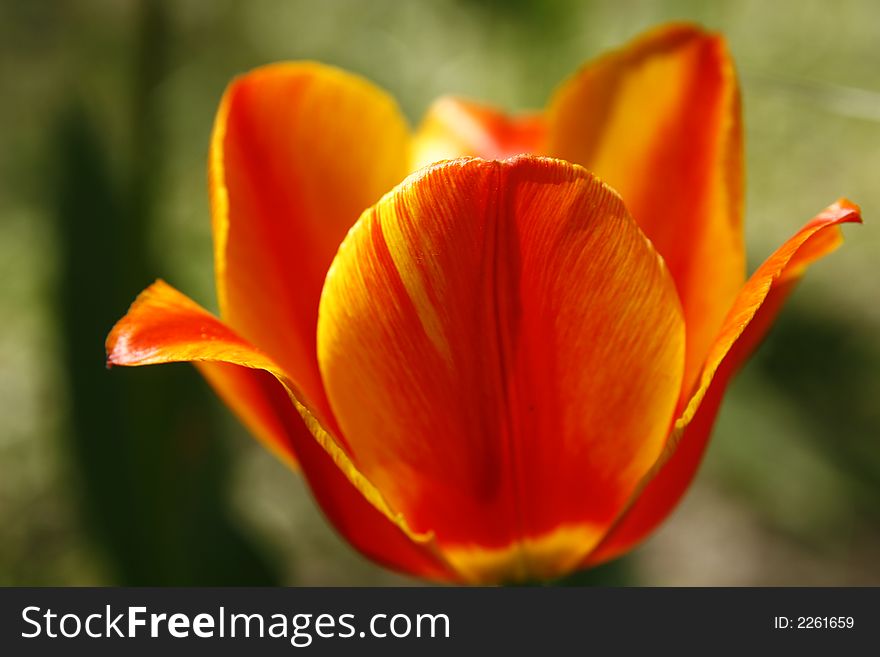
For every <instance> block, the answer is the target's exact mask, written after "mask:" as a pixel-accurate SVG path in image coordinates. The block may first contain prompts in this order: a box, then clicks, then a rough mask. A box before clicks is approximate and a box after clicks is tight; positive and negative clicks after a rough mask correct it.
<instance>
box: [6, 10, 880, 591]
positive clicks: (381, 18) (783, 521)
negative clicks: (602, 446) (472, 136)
mask: <svg viewBox="0 0 880 657" xmlns="http://www.w3.org/2000/svg"><path fill="white" fill-rule="evenodd" d="M670 19H690V20H695V21H698V22H701V23H703V24H705V25H706V26H708V27H710V28H714V29H718V30H721V31H722V32H724V34H725V35H726V36H727V38H728V39H729V42H730V47H731V49H732V51H733V54H734V56H735V58H736V61H737V64H738V69H739V72H740V75H741V79H742V87H743V96H744V109H745V121H746V130H747V141H746V148H747V158H748V160H747V161H748V169H747V188H748V199H747V222H746V234H747V240H748V247H749V254H750V256H749V262H750V267H751V268H752V269H753V268H754V267H755V266H756V265H757V264H758V263H759V262H760V261H761V260H762V259H763V258H764V257H765V256H766V255H767V254H769V253H770V252H771V251H772V250H773V249H774V248H775V247H776V246H778V245H779V244H781V243H782V242H783V241H784V240H785V239H786V238H787V237H789V236H790V235H791V234H792V233H793V232H794V231H795V230H796V229H797V228H799V227H800V226H801V225H802V224H803V223H804V222H805V221H806V220H808V219H809V218H811V217H812V216H813V215H814V214H815V213H816V212H817V211H818V210H820V209H821V208H823V207H824V206H826V205H827V204H828V203H830V202H832V201H833V200H835V199H836V198H837V197H838V196H842V195H846V196H848V197H850V198H851V199H853V200H855V201H857V202H859V203H860V204H861V205H862V208H863V210H864V216H865V219H866V225H864V226H861V227H858V226H857V227H848V228H847V229H846V234H847V238H848V243H847V244H846V245H845V246H844V247H843V248H842V249H841V250H840V251H839V252H838V253H836V254H834V255H833V256H831V257H830V258H828V259H827V260H826V261H823V262H822V263H820V264H819V265H818V266H816V267H814V268H813V269H812V270H811V271H810V273H809V275H808V276H807V278H806V280H805V282H804V283H803V284H802V286H801V288H800V289H799V290H798V292H797V293H796V294H795V296H794V297H793V299H792V300H791V302H790V303H789V305H788V307H787V308H786V310H785V312H784V313H783V315H782V317H781V319H780V321H779V322H778V324H777V326H776V327H775V329H774V331H773V333H772V334H771V336H770V337H769V339H768V340H767V341H766V342H765V344H764V346H763V347H762V348H761V350H760V351H759V353H758V354H757V356H756V357H755V358H754V360H753V361H752V362H751V363H750V364H749V365H748V366H747V368H746V369H745V370H744V371H743V372H742V374H741V375H740V377H739V378H738V379H737V380H736V382H735V384H734V385H733V387H732V389H731V391H730V394H729V395H728V399H727V401H726V402H725V406H724V408H723V410H722V413H721V416H720V420H719V423H718V426H717V429H716V432H715V436H714V439H713V442H712V444H711V447H710V450H709V453H708V457H707V460H706V462H705V464H704V467H703V468H702V470H701V472H700V474H699V477H698V480H697V482H696V483H695V485H694V486H693V488H692V489H691V491H690V493H689V494H688V496H687V497H686V499H685V501H684V502H683V503H682V505H681V506H680V507H679V508H678V510H677V511H676V513H675V514H674V515H673V516H672V517H671V518H670V520H669V521H668V522H667V523H666V524H665V525H664V526H663V528H662V529H661V530H660V531H659V532H658V533H657V534H656V535H655V536H654V537H653V538H652V539H651V540H649V541H648V542H646V543H645V544H644V545H643V546H642V547H640V548H639V549H638V550H636V551H635V552H634V553H633V554H631V555H630V556H628V557H626V558H624V559H623V560H621V561H619V562H616V563H615V564H612V565H610V566H608V567H605V568H603V569H600V570H598V571H596V572H593V573H587V574H582V575H576V576H574V577H572V578H570V579H569V582H568V583H591V582H606V583H609V582H610V583H641V584H673V585H679V584H681V585H684V584H688V585H720V584H733V585H739V584H752V585H764V584H768V585H774V584H819V585H824V584H874V585H878V584H880V504H878V501H880V332H878V329H880V285H878V280H880V279H878V267H880V179H878V177H880V5H878V3H876V2H874V1H873V0H841V1H838V2H835V3H834V4H833V6H832V5H831V4H830V3H822V2H793V1H792V2H772V3H771V2H767V1H766V0H742V1H737V2H733V1H727V2H711V3H708V2H701V1H698V0H679V1H673V0H669V1H666V2H635V1H621V0H617V1H607V2H586V1H583V2H577V1H574V0H569V1H561V2H553V1H538V0H536V1H528V0H518V1H508V2H504V1H502V0H497V1H494V2H489V1H476V0H471V1H469V2H468V1H465V0H458V1H448V2H439V1H438V2H396V1H384V0H383V1H379V0H371V1H369V2H366V1H348V0H335V1H328V2H321V3H318V2H305V1H280V0H279V1H276V0H257V1H251V2H231V1H217V2H204V1H196V0H178V1H175V2H118V1H114V0H101V1H98V0H95V1H85V2H76V3H73V2H63V3H62V2H34V1H32V0H17V1H10V0H4V1H3V2H2V3H0V98H2V103H0V126H2V127H0V280H2V285H0V315H2V322H0V584H3V585H48V584H57V585H67V584H239V583H250V584H269V583H283V584H387V583H397V584H400V583H407V582H409V581H410V580H407V579H405V578H402V577H399V576H396V575H394V574H391V573H388V572H386V571H384V570H382V569H380V568H378V567H376V566H373V565H372V564H370V563H368V562H367V561H366V560H364V559H363V558H361V557H360V556H358V555H357V554H355V553H354V552H353V551H352V550H351V549H350V548H348V547H347V546H346V545H345V544H344V543H343V542H342V541H340V539H338V538H337V537H336V535H335V534H334V533H333V531H332V530H331V529H330V528H329V526H328V525H327V524H326V523H325V522H324V521H323V519H322V518H321V516H320V513H319V511H318V510H317V509H316V508H315V506H314V504H313V503H312V501H311V499H310V498H309V495H308V491H307V490H306V489H305V487H304V485H303V484H302V482H301V480H300V478H299V477H298V476H296V475H293V474H291V473H290V472H289V471H287V470H286V469H285V467H284V466H282V465H281V464H280V463H279V462H277V461H276V460H275V459H273V458H272V457H271V456H270V455H269V454H268V453H266V452H264V451H263V450H262V449H261V448H260V447H258V446H257V445H256V443H255V442H253V441H251V439H250V438H248V437H247V435H246V434H245V432H244V430H243V429H242V428H241V427H240V426H239V425H238V424H237V423H236V422H235V421H234V420H233V419H232V418H231V416H230V414H229V413H228V411H226V409H225V408H223V407H222V406H221V404H220V403H219V402H218V401H217V400H216V399H215V398H214V397H213V396H212V395H211V394H210V392H209V391H208V390H207V386H205V385H204V384H203V383H202V381H201V380H200V379H199V377H198V376H197V374H196V373H195V372H194V370H192V369H191V368H189V367H188V366H184V365H181V366H168V367H164V368H146V369H142V370H139V371H131V370H124V369H118V370H114V371H112V372H108V371H107V370H105V369H104V366H103V357H104V354H103V340H104V337H105V335H106V333H107V331H108V330H109V328H110V327H111V326H112V324H113V322H114V321H115V320H116V319H117V318H119V317H120V316H121V315H122V314H123V313H124V311H125V309H126V308H127V306H128V304H129V303H130V302H131V300H132V299H133V298H134V296H135V295H136V293H137V292H139V291H140V290H141V289H142V288H143V287H145V286H146V285H147V284H149V283H150V282H151V281H152V280H154V279H155V278H157V277H162V278H165V279H166V280H168V281H169V282H171V283H172V284H173V285H175V286H176V287H178V288H179V289H181V290H185V291H186V292H187V293H189V294H191V295H192V296H193V297H194V298H195V299H197V300H198V301H200V302H201V303H203V304H205V305H206V306H207V307H208V308H212V309H214V308H216V306H215V302H214V293H213V270H212V261H211V258H212V256H211V238H210V231H209V215H208V207H207V193H206V182H205V155H206V151H207V144H208V137H209V132H210V129H211V122H212V120H213V115H214V111H215V109H216V105H217V103H218V101H219V98H220V95H221V93H222V91H223V88H224V86H225V84H226V83H227V81H228V80H229V79H230V78H231V77H232V76H233V75H235V74H236V73H239V72H242V71H245V70H247V69H249V68H251V67H254V66H257V65H260V64H263V63H267V62H271V61H274V60H280V59H298V58H308V59H317V60H322V61H325V62H329V63H333V64H336V65H339V66H342V67H344V68H347V69H349V70H352V71H356V72H358V73H361V74H363V75H365V76H366V77H368V78H370V79H372V80H374V81H376V82H377V83H378V84H380V85H381V86H383V87H385V88H386V89H388V90H389V91H390V92H391V93H392V94H394V95H395V96H396V97H397V98H398V99H399V100H400V102H401V104H402V106H403V108H404V110H405V112H406V113H407V114H408V116H409V117H410V119H411V121H412V122H413V123H415V122H416V121H417V120H418V118H419V116H420V115H421V113H422V112H423V111H424V110H425V108H426V107H427V105H428V104H429V102H430V101H431V100H432V99H433V98H434V97H435V96H437V95H440V94H443V93H457V94H462V95H465V96H469V97H472V98H475V99H480V100H485V101H489V102H492V103H496V104H499V105H501V106H504V107H507V108H511V109H522V108H538V107H541V106H542V105H543V104H544V101H545V99H546V98H547V97H548V95H549V94H550V92H551V91H552V89H553V88H554V86H555V85H556V84H557V83H558V82H559V81H561V80H562V79H563V78H564V77H565V76H567V75H568V74H570V73H571V72H572V71H574V70H575V69H576V68H577V67H578V66H579V65H580V64H581V63H582V62H583V61H584V60H586V59H589V58H591V57H593V56H595V55H596V54H598V53H600V52H602V51H603V50H605V49H607V48H609V47H614V46H618V45H621V44H622V43H624V42H625V41H626V40H628V39H629V38H630V37H632V36H634V35H636V34H637V33H639V32H640V31H642V30H643V29H645V28H647V27H650V26H652V25H654V24H656V23H658V22H662V21H666V20H670Z"/></svg>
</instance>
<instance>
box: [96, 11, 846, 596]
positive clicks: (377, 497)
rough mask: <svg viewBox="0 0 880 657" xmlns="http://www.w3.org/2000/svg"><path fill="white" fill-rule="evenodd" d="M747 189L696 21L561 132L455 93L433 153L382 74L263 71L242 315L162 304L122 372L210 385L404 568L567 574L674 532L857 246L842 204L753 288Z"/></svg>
mask: <svg viewBox="0 0 880 657" xmlns="http://www.w3.org/2000/svg"><path fill="white" fill-rule="evenodd" d="M471 156H473V157H471ZM445 158H460V159H454V160H447V161H442V162H437V161H438V160H441V159H445ZM505 158H507V159H505ZM434 162H436V163H434ZM431 163H434V164H431ZM425 164H430V166H427V167H425V168H418V167H420V166H421V165H425ZM417 168H418V170H416V169H417ZM741 168H742V137H741V125H740V108H739V95H738V90H737V82H736V77H735V74H734V70H733V66H732V63H731V61H730V58H729V55H728V52H727V49H726V46H725V43H724V41H723V39H722V38H721V37H719V36H717V35H714V34H709V33H706V32H704V31H702V30H700V29H699V28H696V27H693V26H688V25H672V26H667V27H664V28H662V29H659V30H657V31H653V32H651V33H649V34H647V35H645V36H643V37H641V38H639V39H637V40H636V41H635V42H633V43H632V44H630V45H629V46H627V47H626V48H624V49H622V50H619V51H616V52H612V53H611V54H608V55H606V56H604V57H602V58H601V59H599V60H598V61H596V62H594V63H592V64H589V65H588V66H586V67H585V68H583V69H582V70H580V71H579V72H577V73H576V74H575V75H574V76H573V77H572V78H571V79H569V80H568V81H567V82H565V83H564V84H563V85H562V86H561V87H560V88H559V90H558V91H557V92H556V93H555V95H554V96H553V97H552V98H551V100H550V102H549V104H548V106H547V108H546V110H545V111H544V112H543V113H542V114H540V115H530V116H524V117H509V116H506V115H504V114H502V113H500V112H498V111H496V110H494V109H490V108H487V107H483V106H480V105H477V104H474V103H470V102H465V101H461V100H455V99H450V98H445V99H441V100H439V101H437V102H436V103H435V104H434V105H433V106H432V107H431V108H430V110H429V111H428V114H427V116H426V118H425V119H424V121H423V123H422V125H421V126H420V127H419V128H418V129H417V130H416V131H415V133H414V134H411V133H410V131H409V130H408V128H407V126H406V123H405V121H404V119H403V117H402V116H401V113H400V110H399V109H398V107H397V105H396V104H395V103H394V101H393V100H392V99H391V98H390V97H389V96H388V95H386V94H385V93H384V92H382V91H380V90H379V89H377V88H375V87H374V86H372V85H371V84H370V83H368V82H366V81H364V80H362V79H360V78H358V77H355V76H353V75H350V74H348V73H345V72H343V71H340V70H337V69H334V68H329V67H327V66H323V65H321V64H316V63H302V62H297V63H286V64H277V65H272V66H268V67H265V68H261V69H258V70H256V71H253V72H251V73H249V74H247V75H244V76H242V77H240V78H238V79H236V80H235V81H234V82H233V83H232V84H231V86H230V87H229V89H228V90H227V91H226V94H225V96H224V98H223V101H222V103H221V105H220V110H219V113H218V115H217V120H216V124H215V128H214V133H213V138H212V141H211V152H210V159H209V176H210V191H211V200H212V215H213V231H214V242H215V266H216V283H217V295H218V299H219V305H220V311H221V312H220V317H221V319H218V318H216V317H214V316H213V315H211V314H209V313H208V312H207V311H205V310H203V309H202V308H201V307H199V306H198V305H197V304H196V303H194V302H193V301H191V300H189V299H188V298H187V297H185V296H184V295H182V294H181V293H179V292H177V291H175V290H174V289H172V288H171V287H169V286H168V285H167V284H165V283H163V282H161V281H160V282H157V283H156V284H154V285H152V286H151V287H149V288H148V289H147V290H146V291H145V292H143V293H142V294H141V295H140V296H139V297H138V299H137V301H135V303H134V304H133V305H132V307H131V309H130V311H129V312H128V314H127V315H126V316H125V317H124V318H123V319H122V320H121V321H120V322H119V323H118V324H117V325H116V327H115V328H114V329H113V331H112V332H111V333H110V335H109V337H108V339H107V352H108V362H109V363H110V364H113V365H146V364H151V363H164V362H170V361H190V362H193V363H195V364H196V366H197V367H198V368H199V369H200V370H201V372H202V373H203V374H204V376H205V377H206V378H207V379H208V381H209V382H210V383H211V385H212V386H213V387H214V388H215V389H216V391H217V393H218V394H219V395H220V396H221V397H222V398H223V400H224V401H225V402H226V403H227V404H228V405H229V406H230V408H231V409H232V410H233V411H234V412H235V413H236V414H237V415H238V417H239V418H240V419H241V420H242V421H243V422H244V424H245V425H247V426H248V427H249V428H250V430H251V431H252V432H253V434H254V435H255V436H256V437H257V438H259V439H260V440H261V441H262V442H263V443H264V444H265V445H266V446H268V447H269V448H270V449H271V450H273V451H274V452H275V453H277V454H278V455H279V456H280V457H281V458H282V459H284V460H285V461H286V462H287V463H289V464H290V465H291V466H294V467H298V468H299V469H300V470H301V471H302V473H303V474H304V476H305V477H306V479H307V480H308V483H309V486H310V487H311V490H312V492H313V493H314V496H315V498H316V499H317V501H318V503H319V504H320V506H321V508H322V509H323V510H324V513H325V514H326V515H327V517H328V518H329V519H330V521H331V522H332V523H333V524H334V525H335V527H336V529H337V530H338V531H339V532H340V533H341V534H342V535H343V536H344V537H345V538H346V539H347V540H348V541H349V542H350V543H351V544H352V545H354V546H355V547H356V548H357V549H358V550H360V551H361V552H362V553H364V554H365V555H367V556H369V557H371V558H372V559H374V560H376V561H378V562H380V563H382V564H385V565H387V566H389V567H391V568H394V569H397V570H400V571H403V572H407V573H411V574H415V575H419V576H422V577H426V578H430V579H436V580H444V581H456V582H478V583H485V582H501V581H512V580H524V579H545V578H553V577H558V576H560V575H564V574H565V573H568V572H570V571H572V570H574V569H578V568H583V567H587V566H591V565H595V564H598V563H601V562H603V561H605V560H608V559H611V558H613V557H615V556H617V555H620V554H621V553H623V552H625V551H627V550H629V549H630V548H632V547H633V546H634V545H635V544H636V543H637V542H639V541H640V540H642V539H643V538H644V537H645V536H646V535H648V534H649V533H650V532H651V531H652V530H653V529H654V528H655V527H656V526H657V525H658V524H659V523H660V522H661V521H662V520H663V518H664V517H665V516H667V515H668V514H669V512H670V511H671V509H672V508H673V507H674V506H675V504H676V502H677V501H678V500H679V498H680V497H681V496H682V494H683V493H684V491H685V489H686V488H687V487H688V485H689V483H690V481H691V480H692V478H693V476H694V472H695V470H696V468H697V466H698V464H699V461H700V458H701V455H702V453H703V450H704V448H705V445H706V442H707V440H708V437H709V433H710V429H711V426H712V423H713V420H714V418H715V415H716V413H717V411H718V407H719V405H720V403H721V399H722V396H723V394H724V390H725V387H726V385H727V383H728V380H729V379H730V377H731V375H732V374H733V372H734V371H735V370H736V369H737V367H738V366H739V365H740V363H742V361H743V360H744V359H745V358H746V357H747V356H748V355H749V352H750V351H751V349H752V348H753V347H754V346H755V345H756V343H757V342H758V340H759V339H760V338H761V337H762V336H763V334H764V332H765V330H766V329H767V327H768V326H769V325H770V324H771V323H772V321H773V318H774V316H775V315H776V313H777V311H778V310H779V308H780V306H781V304H782V302H783V300H784V299H785V297H786V296H787V294H788V293H789V292H790V291H791V289H792V287H793V285H794V284H795V282H796V281H797V280H798V279H799V278H800V277H801V275H802V274H803V272H804V270H805V269H806V267H807V265H809V264H811V263H812V262H813V261H814V260H816V259H818V258H820V257H822V256H824V255H825V254H827V253H829V252H830V251H832V250H833V249H834V248H835V247H836V246H838V244H839V243H840V241H841V235H840V229H839V227H838V225H839V224H841V223H842V222H848V221H860V218H859V210H858V208H857V207H856V206H854V205H853V204H851V203H849V202H847V201H844V200H841V201H838V202H837V203H835V204H834V205H831V206H830V207H828V208H827V209H825V210H824V211H822V212H821V213H819V214H818V215H817V216H816V218H815V219H813V220H812V221H811V222H809V223H808V224H807V225H806V226H805V227H804V228H803V229H802V230H801V231H800V232H798V233H797V234H796V235H795V236H794V237H792V238H791V239H790V240H789V241H788V242H786V243H785V244H784V245H783V246H782V247H781V248H780V249H779V250H778V251H776V252H775V253H774V254H773V255H772V256H770V258H769V259H768V260H767V261H766V262H765V263H764V264H763V265H762V266H761V267H760V268H759V269H758V270H757V271H756V272H755V273H754V275H752V277H751V278H750V279H749V280H748V281H745V280H744V267H745V265H744V263H745V257H744V248H743V236H742V227H741V211H742V196H743V193H742V174H741ZM414 170H415V173H413V174H412V175H410V176H409V177H408V178H405V176H406V174H407V173H408V172H410V171H414ZM404 178H405V179H404ZM401 181H402V182H401ZM398 183H399V184H398ZM395 185H396V186H395ZM383 194H384V196H382V195H383ZM380 197H381V198H380ZM358 217H360V218H358Z"/></svg>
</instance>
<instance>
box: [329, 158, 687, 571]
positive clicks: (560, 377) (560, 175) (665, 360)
mask: <svg viewBox="0 0 880 657" xmlns="http://www.w3.org/2000/svg"><path fill="white" fill-rule="evenodd" d="M683 329H684V326H683V321H682V317H681V309H680V305H679V302H678V298H677V296H676V293H675V289H674V285H673V283H672V280H671V278H670V277H669V274H668V272H667V271H666V269H665V268H664V265H663V262H662V260H661V258H659V257H658V255H657V254H656V252H655V251H654V250H653V249H652V247H651V245H650V243H649V242H648V241H647V240H646V239H645V238H644V236H643V235H642V233H641V231H640V230H639V229H638V227H637V226H636V224H635V223H634V222H633V221H632V219H631V218H630V217H629V215H628V214H627V213H626V210H625V209H624V207H623V203H622V202H621V201H620V198H619V197H618V196H617V195H616V194H614V193H613V192H612V191H610V190H609V189H608V188H607V187H606V186H604V185H603V184H602V183H600V182H599V181H598V180H597V179H596V178H594V177H593V176H592V175H590V174H589V173H588V172H586V171H584V170H583V169H581V168H580V167H576V166H572V165H570V164H568V163H566V162H562V161H559V160H550V159H547V158H536V157H521V158H516V159H512V160H508V161H504V162H497V161H495V162H488V161H485V160H475V159H471V160H458V161H452V162H445V163H442V164H439V165H436V166H434V167H431V168H430V169H427V170H423V171H422V172H420V173H419V174H416V175H415V176H413V177H411V178H410V179H408V180H407V181H406V182H404V183H403V184H402V185H401V186H400V187H399V188H397V189H396V190H395V191H394V192H393V193H392V194H389V195H388V196H386V197H385V198H384V199H383V200H382V201H380V202H379V203H378V204H377V205H376V206H374V207H373V208H372V209H371V210H369V211H368V212H366V213H365V214H364V215H363V216H362V217H361V219H360V220H359V221H358V223H357V225H356V226H355V228H354V229H353V230H352V231H351V232H350V233H349V235H348V237H347V238H346V240H345V242H344V243H343V245H342V247H341V248H340V251H339V254H338V255H337V257H336V259H335V260H334V263H333V265H332V267H331V269H330V272H329V274H328V277H327V282H326V284H325V288H324V293H323V296H322V299H321V308H320V314H319V320H318V359H319V363H320V366H321V373H322V375H323V379H324V383H325V386H326V389H327V392H328V396H329V399H330V403H331V406H332V410H333V412H334V414H335V416H336V418H337V421H338V422H339V425H340V427H341V428H342V431H343V432H344V434H345V437H346V441H347V444H348V445H349V447H350V449H351V451H352V456H353V459H354V460H355V461H356V462H357V463H358V466H359V467H360V468H361V469H362V471H363V473H364V475H365V476H367V477H368V478H369V479H370V480H371V481H373V482H374V483H375V484H376V486H377V487H378V488H380V489H381V490H382V492H383V495H384V496H385V497H386V499H387V500H388V503H389V504H390V505H391V506H393V507H394V508H396V509H399V510H400V511H401V512H402V513H403V514H404V516H405V517H406V518H407V520H408V522H409V523H410V526H411V527H412V528H413V529H414V530H415V531H419V532H423V531H428V530H431V531H432V532H434V534H435V536H436V540H437V544H438V546H439V548H440V549H441V551H442V552H443V553H444V555H445V556H446V557H447V558H448V559H449V561H450V562H451V563H452V564H453V565H454V566H455V567H457V568H458V570H459V572H460V573H461V574H462V576H463V577H465V578H467V579H469V580H472V581H497V580H499V579H517V578H528V577H533V578H534V577H541V578H544V577H551V576H554V575H558V574H560V573H562V572H565V571H566V570H568V569H570V568H571V567H572V566H574V565H576V564H577V562H578V561H579V560H580V559H582V558H583V556H584V555H585V554H586V553H587V551H588V550H589V549H590V548H591V547H592V545H594V544H595V542H596V541H598V540H599V538H600V537H601V536H602V535H603V534H604V532H605V530H606V528H607V526H608V523H610V522H611V521H612V520H613V518H614V517H615V516H616V515H617V513H618V512H619V510H620V508H621V506H622V505H623V504H624V502H625V501H626V500H627V499H628V498H629V496H630V494H631V493H632V492H633V490H634V487H635V486H636V484H637V483H638V482H639V481H640V480H641V478H642V477H643V476H644V474H645V473H646V472H647V470H648V468H650V467H651V465H652V464H653V463H654V462H655V460H656V458H657V457H658V455H659V454H660V451H661V449H662V447H663V444H664V442H665V439H666V435H667V432H668V429H669V426H670V423H671V421H672V419H673V412H674V409H675V405H676V402H677V399H678V395H679V390H680V383H681V375H682V370H683V364H684V363H683V361H684V332H683Z"/></svg>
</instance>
